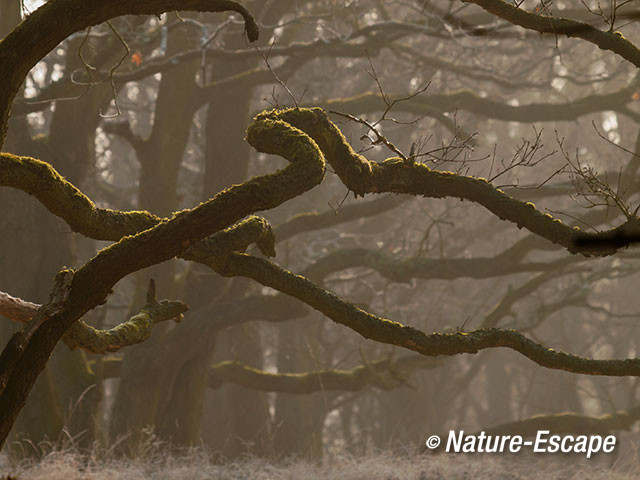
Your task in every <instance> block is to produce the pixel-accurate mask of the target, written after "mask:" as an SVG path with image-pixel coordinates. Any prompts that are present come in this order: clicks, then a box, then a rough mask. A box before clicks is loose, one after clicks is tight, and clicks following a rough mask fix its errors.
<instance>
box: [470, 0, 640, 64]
mask: <svg viewBox="0 0 640 480" xmlns="http://www.w3.org/2000/svg"><path fill="white" fill-rule="evenodd" d="M461 2H463V3H474V4H476V5H478V6H480V7H482V8H484V9H485V10H486V11H487V12H489V13H491V14H493V15H495V16H496V17H500V18H502V19H504V20H506V21H507V22H509V23H512V24H514V25H518V26H520V27H523V28H526V29H528V30H535V31H536V32H540V33H548V34H551V35H555V36H558V35H563V36H566V37H575V38H581V39H582V40H586V41H587V42H590V43H593V44H594V45H597V46H598V47H599V48H601V49H602V50H609V51H611V52H613V53H616V54H617V55H620V56H621V57H622V58H624V59H626V60H628V61H629V62H631V63H632V64H634V65H635V66H636V67H640V50H639V49H638V47H636V46H635V45H634V44H633V43H631V42H630V41H629V40H627V39H626V38H624V36H622V35H621V34H620V33H619V32H613V31H603V30H600V29H598V28H596V27H594V26H592V25H589V24H588V23H583V22H577V21H575V20H570V19H567V18H561V17H551V16H547V15H540V14H538V13H535V12H529V11H526V10H524V9H522V8H519V7H517V6H515V5H513V4H511V3H507V2H505V1H504V0H461Z"/></svg>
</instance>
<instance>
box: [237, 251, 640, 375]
mask: <svg viewBox="0 0 640 480" xmlns="http://www.w3.org/2000/svg"><path fill="white" fill-rule="evenodd" d="M227 268H228V270H227V271H226V272H225V273H226V274H227V275H229V276H244V277H248V278H252V279H254V280H256V281H257V282H259V283H261V284H262V285H266V286H269V287H271V288H274V289H276V290H279V291H281V292H282V293H286V294H287V295H291V296H292V297H295V298H297V299H299V300H301V301H303V302H304V303H306V304H307V305H310V306H311V307H313V308H315V309H316V310H318V311H319V312H321V313H323V314H324V315H326V316H327V317H328V318H330V319H331V320H333V321H334V322H336V323H340V324H342V325H345V326H347V327H349V328H350V329H352V330H354V331H356V332H357V333H359V334H360V335H362V336H363V337H365V338H368V339H371V340H374V341H377V342H380V343H386V344H390V345H396V346H399V347H403V348H407V349H409V350H413V351H415V352H418V353H420V354H422V355H427V356H438V355H458V354H460V353H478V352H479V351H480V350H484V349H486V348H497V347H507V348H510V349H512V350H515V351H517V352H519V353H521V354H522V355H524V356H525V357H527V358H529V359H531V360H533V361H534V362H535V363H537V364H539V365H542V366H544V367H547V368H552V369H556V370H564V371H567V372H573V373H582V374H587V375H608V376H640V359H635V358H634V359H626V360H593V359H589V358H584V357H579V356H577V355H572V354H569V353H565V352H559V351H557V350H554V349H552V348H547V347H545V346H543V345H540V344H538V343H536V342H534V341H532V340H530V339H528V338H527V337H525V336H524V335H522V334H521V333H519V332H517V331H515V330H501V329H496V328H489V329H481V330H475V331H473V332H470V333H465V332H457V333H452V334H440V333H434V334H431V335H427V334H425V333H424V332H422V331H420V330H418V329H416V328H413V327H410V326H406V325H402V324H401V323H398V322H394V321H391V320H388V319H386V318H382V317H378V316H377V315H374V314H372V313H369V312H366V311H364V310H362V309H360V308H358V307H356V306H355V305H352V304H350V303H348V302H345V301H344V300H342V299H341V298H339V297H338V296H336V295H335V294H333V293H331V292H329V291H327V290H324V289H323V288H321V287H319V286H318V285H316V284H314V283H313V282H311V281H309V280H307V279H306V278H304V277H302V276H299V275H295V274H293V273H291V272H289V271H287V270H284V269H282V268H280V267H278V266H277V265H274V264H273V263H271V262H269V261H268V260H262V259H258V258H255V257H252V256H250V255H246V254H233V255H231V257H230V259H229V260H228V262H227Z"/></svg>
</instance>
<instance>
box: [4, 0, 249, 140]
mask: <svg viewBox="0 0 640 480" xmlns="http://www.w3.org/2000/svg"><path fill="white" fill-rule="evenodd" d="M176 10H190V11H199V12H228V11H232V12H237V13H239V14H240V15H241V16H242V17H243V19H244V21H245V32H246V33H247V37H248V38H249V40H250V41H255V40H257V38H258V26H257V24H256V22H255V20H254V18H253V16H252V15H251V13H250V12H249V11H248V10H247V9H246V8H245V7H244V6H242V5H241V4H239V3H237V2H234V1H231V0H177V1H176V0H137V1H135V2H132V1H129V0H94V1H92V2H86V1H84V0H51V1H49V2H47V3H45V4H44V5H43V6H42V7H40V8H38V9H37V10H36V11H35V12H33V13H32V14H31V15H29V16H27V17H26V18H25V20H24V21H23V22H22V23H21V24H20V25H19V26H18V27H17V28H15V29H14V30H13V31H12V32H11V33H9V34H8V35H7V36H6V37H4V38H3V39H2V40H1V41H0V65H2V73H1V74H0V83H2V87H3V88H2V93H1V94H0V146H1V145H2V144H3V143H4V137H5V134H6V130H7V121H8V118H9V112H10V109H11V104H12V103H13V99H14V98H15V95H16V94H17V92H18V90H19V88H20V85H22V82H23V81H24V79H25V78H26V76H27V74H28V73H29V70H31V69H32V68H33V67H34V66H35V65H36V64H37V63H38V61H40V59H42V58H43V57H44V56H45V55H46V54H47V53H49V52H50V51H51V50H53V49H54V48H55V47H56V46H57V45H58V44H59V43H60V42H62V41H63V40H64V39H65V38H67V37H68V36H69V35H71V34H73V33H75V32H78V31H80V30H83V29H85V28H87V27H91V26H93V25H98V24H100V23H103V22H106V21H107V20H110V19H112V18H115V17H119V16H121V15H159V14H162V13H165V12H171V11H176Z"/></svg>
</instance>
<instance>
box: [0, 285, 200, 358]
mask: <svg viewBox="0 0 640 480" xmlns="http://www.w3.org/2000/svg"><path fill="white" fill-rule="evenodd" d="M152 282H153V280H152ZM149 291H150V292H153V295H152V296H150V297H148V298H147V303H146V305H145V306H144V307H143V308H142V310H141V311H140V312H139V313H138V314H137V315H134V316H133V317H131V318H130V319H128V320H127V321H125V322H122V323H120V324H119V325H117V326H115V327H114V328H111V329H107V330H98V329H96V328H94V327H92V326H90V325H87V324H86V323H85V322H83V321H82V320H79V321H78V322H76V323H75V324H74V325H73V326H72V327H71V328H70V329H69V331H68V332H67V333H66V334H65V335H64V336H63V337H62V341H63V342H64V343H65V344H66V345H67V346H68V347H69V348H70V349H71V350H76V349H79V348H81V349H83V350H85V351H87V352H89V353H107V352H116V351H118V350H120V349H121V348H123V347H128V346H130V345H135V344H136V343H141V342H144V341H145V340H146V339H147V338H149V336H150V335H151V331H152V330H153V327H154V326H155V325H156V324H158V323H160V322H164V321H166V320H175V321H176V322H179V321H180V319H181V318H182V314H183V313H184V312H186V311H187V310H188V309H189V307H187V306H186V305H185V304H184V303H182V302H176V301H170V300H160V301H159V302H158V300H157V299H156V298H155V284H153V287H152V286H150V287H149ZM40 307H42V305H38V304H36V303H31V302H26V301H24V300H21V299H19V298H15V297H12V296H11V295H9V294H7V293H4V292H0V315H2V316H4V317H7V318H8V319H9V320H13V321H15V322H19V323H26V322H28V321H29V320H31V319H32V318H33V317H35V316H36V314H37V312H38V309H39V308H40Z"/></svg>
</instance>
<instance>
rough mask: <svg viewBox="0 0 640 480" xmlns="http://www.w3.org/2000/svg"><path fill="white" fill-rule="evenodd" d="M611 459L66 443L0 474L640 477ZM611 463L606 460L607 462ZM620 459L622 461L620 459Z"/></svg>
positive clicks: (65, 477) (68, 477)
mask: <svg viewBox="0 0 640 480" xmlns="http://www.w3.org/2000/svg"><path fill="white" fill-rule="evenodd" d="M612 460H613V459H611V458H600V459H591V460H586V459H581V458H575V457H567V456H565V457H560V456H556V457H551V456H548V455H545V456H537V457H534V456H526V455H517V456H507V455H493V456H480V455H465V454H455V455H454V454H450V455H438V456H432V455H414V456H406V455H405V456H394V455H391V454H389V453H380V454H376V455H369V456H366V457H353V456H348V455H337V456H335V455H334V456H331V457H327V458H326V459H325V460H324V461H323V462H322V463H319V464H314V463H308V462H301V461H297V462H288V463H271V462H269V461H267V460H264V459H259V458H255V457H248V458H245V459H243V460H242V461H235V462H228V463H224V464H217V463H215V462H213V461H212V460H211V458H210V457H208V456H207V455H206V453H204V452H203V451H202V450H192V451H190V452H186V453H182V454H179V455H169V454H163V453H162V451H160V450H157V451H153V452H149V455H148V456H147V457H146V458H142V459H133V460H132V459H116V458H104V457H103V458H97V456H96V455H95V454H93V453H92V454H89V455H81V454H79V453H75V452H73V451H71V450H67V451H49V452H48V453H44V454H43V456H42V457H41V458H39V459H35V460H33V459H32V460H28V461H26V460H23V461H10V460H9V459H8V458H7V457H6V456H0V479H1V478H3V477H2V475H13V476H15V477H17V478H18V479H19V480H40V479H47V480H103V479H104V480H107V479H108V480H113V479H118V480H143V479H145V480H146V479H154V480H155V479H157V480H184V479H187V480H205V479H206V480H209V479H216V480H241V479H242V480H245V479H246V480H267V479H268V480H272V479H274V480H299V479H305V480H306V479H309V480H338V479H340V480H518V479H539V480H551V479H554V480H555V479H563V480H565V479H566V480H570V479H580V480H591V479H593V480H596V479H598V480H600V479H602V478H607V479H608V480H631V479H635V478H637V473H636V474H634V473H633V472H634V471H635V472H637V468H638V463H637V461H636V460H637V459H633V460H634V461H633V462H621V461H620V460H618V461H616V462H612ZM612 463H614V466H613V467H611V464H612ZM623 463H624V464H626V466H623Z"/></svg>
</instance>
